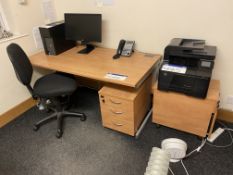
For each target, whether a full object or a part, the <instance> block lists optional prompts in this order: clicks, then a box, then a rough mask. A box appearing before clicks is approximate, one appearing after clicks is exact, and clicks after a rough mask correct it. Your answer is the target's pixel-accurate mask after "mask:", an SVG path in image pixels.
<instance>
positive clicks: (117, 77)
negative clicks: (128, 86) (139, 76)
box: [104, 73, 128, 81]
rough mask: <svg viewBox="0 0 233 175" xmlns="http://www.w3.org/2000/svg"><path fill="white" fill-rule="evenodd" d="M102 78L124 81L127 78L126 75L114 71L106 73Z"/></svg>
mask: <svg viewBox="0 0 233 175" xmlns="http://www.w3.org/2000/svg"><path fill="white" fill-rule="evenodd" d="M104 78H108V79H112V80H120V81H124V80H126V79H127V78H128V76H126V75H120V74H114V73H107V74H106V75H105V76H104Z"/></svg>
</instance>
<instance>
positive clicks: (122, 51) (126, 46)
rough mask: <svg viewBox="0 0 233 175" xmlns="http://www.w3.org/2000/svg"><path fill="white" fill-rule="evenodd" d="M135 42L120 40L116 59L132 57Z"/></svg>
mask: <svg viewBox="0 0 233 175" xmlns="http://www.w3.org/2000/svg"><path fill="white" fill-rule="evenodd" d="M134 44H135V41H126V40H120V42H119V45H118V48H117V52H116V55H114V56H113V58H114V59H117V58H120V56H121V55H122V56H130V55H131V54H132V52H133V48H134Z"/></svg>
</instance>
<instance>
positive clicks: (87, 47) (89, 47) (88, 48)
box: [78, 44, 95, 54]
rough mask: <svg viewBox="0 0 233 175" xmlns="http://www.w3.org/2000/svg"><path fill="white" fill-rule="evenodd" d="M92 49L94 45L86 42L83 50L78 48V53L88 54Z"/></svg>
mask: <svg viewBox="0 0 233 175" xmlns="http://www.w3.org/2000/svg"><path fill="white" fill-rule="evenodd" d="M94 49H95V46H93V45H91V44H86V48H85V49H83V50H80V51H79V52H78V53H79V54H89V53H90V52H91V51H92V50H94Z"/></svg>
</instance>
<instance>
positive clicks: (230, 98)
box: [227, 95, 233, 105]
mask: <svg viewBox="0 0 233 175" xmlns="http://www.w3.org/2000/svg"><path fill="white" fill-rule="evenodd" d="M227 104H229V105H233V95H229V96H228V97H227Z"/></svg>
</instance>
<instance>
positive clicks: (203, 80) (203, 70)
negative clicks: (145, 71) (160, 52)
mask: <svg viewBox="0 0 233 175" xmlns="http://www.w3.org/2000/svg"><path fill="white" fill-rule="evenodd" d="M216 51H217V48H216V47H215V46H208V45H206V44H205V41H204V40H195V39H182V38H175V39H172V41H171V43H170V44H169V45H168V46H167V47H166V48H165V52H164V60H163V63H162V65H161V67H160V70H159V78H158V89H159V90H164V91H175V92H181V93H185V94H187V95H190V96H194V97H198V98H205V97H206V95H207V92H208V88H209V83H210V80H211V75H212V70H213V68H214V60H215V56H216Z"/></svg>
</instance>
